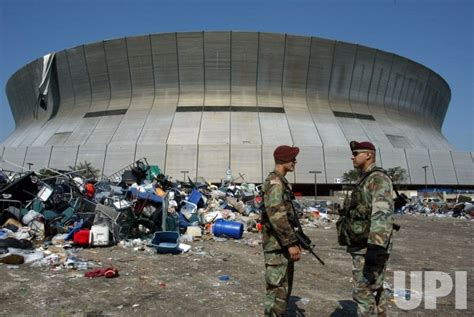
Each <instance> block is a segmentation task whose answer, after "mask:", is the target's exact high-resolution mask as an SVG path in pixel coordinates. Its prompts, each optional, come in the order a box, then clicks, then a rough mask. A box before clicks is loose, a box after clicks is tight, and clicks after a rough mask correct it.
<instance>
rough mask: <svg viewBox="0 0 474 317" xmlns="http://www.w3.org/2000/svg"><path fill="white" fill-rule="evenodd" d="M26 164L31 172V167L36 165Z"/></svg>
mask: <svg viewBox="0 0 474 317" xmlns="http://www.w3.org/2000/svg"><path fill="white" fill-rule="evenodd" d="M26 164H27V165H28V170H29V171H31V167H32V166H33V165H35V164H33V163H26Z"/></svg>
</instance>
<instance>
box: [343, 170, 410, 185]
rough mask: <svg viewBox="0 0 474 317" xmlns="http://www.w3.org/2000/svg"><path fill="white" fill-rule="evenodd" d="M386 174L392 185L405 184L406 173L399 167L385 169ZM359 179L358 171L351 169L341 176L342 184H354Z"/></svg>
mask: <svg viewBox="0 0 474 317" xmlns="http://www.w3.org/2000/svg"><path fill="white" fill-rule="evenodd" d="M387 174H388V176H390V178H391V179H392V182H393V183H394V184H402V183H404V182H406V180H407V178H408V173H407V171H406V170H405V169H404V168H402V167H400V166H397V167H391V168H389V169H387ZM359 177H360V170H358V169H351V170H349V171H347V172H345V173H344V174H342V181H343V182H344V183H349V184H352V183H355V182H356V181H357V179H358V178H359Z"/></svg>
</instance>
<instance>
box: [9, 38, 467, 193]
mask: <svg viewBox="0 0 474 317" xmlns="http://www.w3.org/2000/svg"><path fill="white" fill-rule="evenodd" d="M6 92H7V97H8V100H9V103H10V107H11V110H12V113H13V117H14V120H15V123H16V129H15V131H14V132H13V133H12V134H11V135H10V136H9V137H8V138H7V139H5V140H4V141H3V142H2V143H1V144H0V155H1V157H2V162H1V163H0V164H1V165H2V167H4V168H5V169H19V166H23V167H28V163H32V164H33V165H31V164H29V166H31V168H32V169H36V170H38V169H41V168H43V167H52V168H58V169H66V168H67V167H68V166H74V165H75V164H77V163H79V162H83V161H88V162H91V163H92V165H93V166H94V167H96V168H99V169H100V170H101V171H102V173H103V174H104V175H105V176H107V175H110V174H112V173H114V172H116V171H117V170H119V169H121V168H122V167H124V166H126V165H128V164H130V163H131V162H133V161H134V160H136V159H139V158H142V157H146V158H147V159H148V162H150V163H153V164H156V165H159V166H160V167H161V169H162V170H163V171H164V172H165V174H167V175H169V176H172V177H173V178H176V179H182V177H183V174H182V173H181V172H182V171H189V174H188V175H189V176H191V178H199V177H204V178H205V179H206V180H207V181H210V182H219V181H220V180H221V179H222V178H223V177H225V174H226V171H227V169H228V168H229V167H230V168H231V170H232V171H233V173H234V175H239V174H241V175H242V176H243V178H241V181H245V182H255V183H260V182H262V181H263V180H264V178H265V177H266V175H267V173H268V172H269V171H270V170H271V169H272V168H273V158H272V153H273V150H274V148H275V147H276V146H277V145H280V144H288V145H295V146H298V147H300V149H301V152H300V155H299V156H298V165H297V169H296V171H295V173H293V174H291V175H290V180H291V181H292V182H293V183H295V184H301V185H303V184H308V185H309V184H313V183H314V175H313V174H311V173H309V172H310V171H315V170H317V171H321V174H319V175H318V183H319V184H321V185H323V186H324V184H326V186H329V187H331V186H336V184H338V183H339V182H340V179H341V176H342V174H343V173H344V172H346V171H348V170H349V169H351V168H352V163H351V160H350V157H351V154H350V150H349V146H348V142H349V141H351V140H358V141H364V140H368V141H371V142H373V143H374V144H375V146H376V148H377V161H378V164H379V165H380V166H382V167H384V168H390V167H395V166H401V167H402V168H404V169H406V171H407V172H408V179H407V182H406V185H407V186H412V187H414V186H419V187H422V186H423V185H424V184H425V171H426V182H427V184H428V185H430V186H445V187H446V186H448V187H458V188H459V187H463V186H467V187H471V188H472V186H473V185H474V172H473V171H474V164H473V153H472V152H461V151H456V150H454V148H453V147H452V146H451V145H450V144H449V142H448V141H447V140H446V138H445V137H444V136H443V135H442V133H441V127H442V124H443V120H444V118H445V115H446V111H447V109H448V105H449V102H450V98H451V91H450V88H449V86H448V84H447V83H446V81H445V80H444V79H443V78H442V77H441V76H439V75H438V74H437V73H435V72H434V71H432V70H430V69H428V68H427V67H425V66H423V65H421V64H419V63H416V62H414V61H411V60H409V59H407V58H404V57H401V56H399V55H396V54H393V53H388V52H384V51H381V50H378V49H374V48H369V47H366V46H362V45H357V44H351V43H346V42H340V41H334V40H327V39H322V38H317V37H306V36H295V35H288V34H275V33H259V32H183V33H180V32H178V33H166V34H150V35H144V36H133V37H124V38H119V39H112V40H104V41H101V42H96V43H91V44H84V45H80V46H77V47H74V48H68V49H65V50H62V51H58V52H55V53H52V54H49V55H47V56H44V57H41V58H38V59H37V60H35V61H33V62H31V63H29V64H27V65H25V66H24V67H22V68H20V69H19V70H18V71H17V72H16V73H15V74H13V75H12V76H11V78H10V79H9V81H8V83H7V87H6ZM11 163H14V164H11Z"/></svg>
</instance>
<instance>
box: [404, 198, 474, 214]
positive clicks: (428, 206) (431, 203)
mask: <svg viewBox="0 0 474 317" xmlns="http://www.w3.org/2000/svg"><path fill="white" fill-rule="evenodd" d="M399 212H400V213H401V214H411V215H424V216H430V217H438V218H445V217H455V218H459V219H467V220H470V219H474V204H473V202H472V201H471V198H470V197H468V196H463V195H459V197H458V198H457V199H456V202H451V203H447V202H445V201H443V200H441V199H439V198H435V199H419V200H417V201H416V202H414V203H411V204H406V205H405V206H403V207H402V208H401V209H400V211H399Z"/></svg>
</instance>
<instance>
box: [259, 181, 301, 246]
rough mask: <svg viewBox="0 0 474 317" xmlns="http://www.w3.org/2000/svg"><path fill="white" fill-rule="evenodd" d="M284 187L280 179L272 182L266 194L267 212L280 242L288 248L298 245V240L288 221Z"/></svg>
mask: <svg viewBox="0 0 474 317" xmlns="http://www.w3.org/2000/svg"><path fill="white" fill-rule="evenodd" d="M283 186H284V185H283V184H282V183H281V181H280V180H278V179H274V180H271V181H270V184H269V185H268V187H267V189H266V192H265V194H266V195H265V210H266V212H267V215H268V220H269V221H270V223H271V226H272V229H273V232H274V233H275V235H276V236H277V239H278V241H280V244H281V245H282V246H284V247H286V246H288V245H291V244H293V243H296V242H297V240H296V237H295V233H294V231H293V228H292V227H291V225H290V223H289V221H288V216H287V210H286V208H285V204H284V202H283V191H284V187H283Z"/></svg>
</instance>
